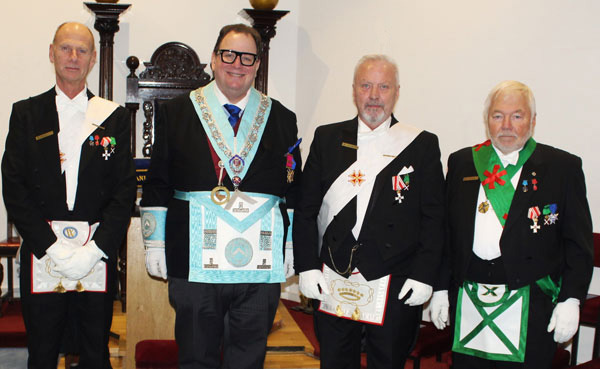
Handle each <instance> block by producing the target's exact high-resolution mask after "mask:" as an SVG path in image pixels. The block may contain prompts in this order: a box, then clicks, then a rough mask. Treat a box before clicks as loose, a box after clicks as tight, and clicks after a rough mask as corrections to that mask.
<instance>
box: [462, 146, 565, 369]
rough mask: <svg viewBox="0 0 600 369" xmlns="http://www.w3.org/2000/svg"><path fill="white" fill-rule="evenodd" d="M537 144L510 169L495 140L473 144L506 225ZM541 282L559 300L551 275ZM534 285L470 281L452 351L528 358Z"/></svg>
mask: <svg viewBox="0 0 600 369" xmlns="http://www.w3.org/2000/svg"><path fill="white" fill-rule="evenodd" d="M535 146H536V142H535V140H533V138H530V139H529V140H528V141H527V143H526V144H525V146H524V147H523V149H522V150H521V151H520V152H519V159H518V161H517V164H516V165H512V164H510V165H508V166H507V167H506V168H504V167H503V165H502V162H501V160H500V158H499V157H498V154H497V153H496V151H495V150H494V148H493V147H492V145H491V141H490V140H488V141H486V142H484V143H482V144H480V145H476V146H475V147H473V162H474V164H475V168H476V170H477V174H478V176H479V179H480V180H481V185H482V186H483V189H484V191H485V194H486V196H487V198H488V200H489V201H490V202H491V203H492V208H493V209H494V212H495V213H496V216H497V218H498V220H499V221H500V224H501V225H502V227H504V225H505V223H506V218H507V216H508V210H509V209H510V204H511V202H512V199H513V196H514V193H515V189H514V187H513V185H512V183H511V181H510V179H511V178H512V177H513V176H514V175H515V173H517V172H518V171H519V170H520V169H521V168H522V167H523V164H525V162H526V161H527V159H529V157H530V156H531V154H532V153H533V151H534V150H535ZM536 283H537V284H538V286H539V287H540V288H541V289H542V290H543V291H544V292H545V293H546V294H548V295H549V296H552V297H553V302H556V298H557V297H558V291H559V287H558V286H556V285H555V283H554V282H553V281H552V280H551V279H550V277H549V276H547V277H545V278H542V279H540V280H539V281H537V282H536ZM529 288H530V287H529V286H524V287H521V288H519V289H517V290H510V289H508V286H507V285H490V284H479V283H476V282H472V281H465V282H464V284H463V286H461V287H460V288H459V291H458V299H457V307H456V320H455V321H456V324H455V326H454V343H453V347H452V350H453V351H454V352H458V353H462V354H466V355H472V356H477V357H481V358H484V359H488V360H501V361H515V362H523V361H524V359H525V344H526V342H527V323H528V320H529V295H530V289H529Z"/></svg>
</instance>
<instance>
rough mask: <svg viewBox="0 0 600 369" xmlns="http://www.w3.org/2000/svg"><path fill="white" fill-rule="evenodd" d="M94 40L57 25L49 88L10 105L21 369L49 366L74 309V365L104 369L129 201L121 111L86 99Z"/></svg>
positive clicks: (7, 197) (5, 174)
mask: <svg viewBox="0 0 600 369" xmlns="http://www.w3.org/2000/svg"><path fill="white" fill-rule="evenodd" d="M95 61H96V51H95V48H94V37H93V35H92V33H91V32H90V30H89V29H88V28H87V27H86V26H84V25H83V24H80V23H65V24H62V25H61V26H60V27H59V28H58V29H57V31H56V34H55V36H54V40H53V41H52V44H50V62H51V63H53V64H54V69H55V71H56V85H55V86H54V87H53V88H51V89H50V90H49V91H47V92H45V93H43V94H41V95H38V96H35V97H31V98H29V99H26V100H23V101H19V102H17V103H15V104H14V105H13V110H12V113H11V117H10V127H9V132H8V137H7V139H6V150H5V153H4V157H3V160H2V185H3V195H4V203H5V205H6V209H7V212H8V217H9V218H10V219H12V220H13V221H14V223H15V225H16V227H17V230H18V231H19V234H20V235H21V237H22V238H23V243H22V247H21V254H20V257H21V273H20V284H21V285H20V287H21V289H20V291H21V299H22V306H23V318H24V320H25V327H26V329H27V344H28V349H29V359H28V367H29V368H36V369H37V368H53V369H55V368H56V363H57V359H58V354H59V346H60V343H61V337H62V336H63V333H64V331H65V327H66V325H67V323H68V321H69V320H70V319H71V316H69V315H68V314H67V311H75V312H76V314H77V315H78V316H79V317H80V318H79V319H78V327H77V331H78V332H79V334H80V335H81V340H80V366H81V367H85V368H110V367H111V366H110V362H109V353H108V334H109V329H110V325H111V321H112V310H113V307H112V305H113V304H112V300H113V296H114V295H115V288H116V272H117V268H116V265H117V263H116V262H117V252H118V250H119V247H120V245H121V243H122V241H123V239H124V237H125V233H126V231H127V227H128V224H129V218H130V215H131V210H132V206H133V201H134V199H135V192H136V189H135V186H136V184H135V174H134V165H133V159H132V156H131V152H130V128H129V127H130V126H129V117H128V113H127V111H126V110H125V109H124V108H122V107H119V106H118V105H117V104H115V103H113V102H111V101H107V100H104V99H101V98H98V97H94V96H93V95H92V93H91V92H89V90H87V89H86V77H87V75H88V73H89V71H90V70H91V69H92V67H93V65H94V63H95Z"/></svg>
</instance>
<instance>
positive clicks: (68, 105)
mask: <svg viewBox="0 0 600 369" xmlns="http://www.w3.org/2000/svg"><path fill="white" fill-rule="evenodd" d="M55 90H56V110H57V111H59V112H64V111H69V110H75V111H79V112H82V113H85V112H86V110H87V104H88V96H87V88H85V87H84V88H83V90H81V92H79V93H78V94H77V96H75V97H74V98H73V99H71V98H69V97H68V96H67V95H66V94H65V93H64V92H63V91H62V90H61V89H60V87H58V85H56V86H55Z"/></svg>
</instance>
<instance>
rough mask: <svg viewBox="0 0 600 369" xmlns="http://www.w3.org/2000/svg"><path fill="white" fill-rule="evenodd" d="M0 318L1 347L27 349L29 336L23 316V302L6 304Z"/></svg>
mask: <svg viewBox="0 0 600 369" xmlns="http://www.w3.org/2000/svg"><path fill="white" fill-rule="evenodd" d="M1 309H2V310H1V311H2V316H1V317H0V347H26V346H27V335H26V334H25V324H24V323H23V317H22V316H21V301H19V300H14V301H11V302H4V303H3V304H2V306H1Z"/></svg>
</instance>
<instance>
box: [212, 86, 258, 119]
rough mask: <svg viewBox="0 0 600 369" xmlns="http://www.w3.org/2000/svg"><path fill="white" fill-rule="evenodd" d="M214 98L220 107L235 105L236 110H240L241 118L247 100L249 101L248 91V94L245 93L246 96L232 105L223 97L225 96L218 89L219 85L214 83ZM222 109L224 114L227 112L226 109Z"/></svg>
mask: <svg viewBox="0 0 600 369" xmlns="http://www.w3.org/2000/svg"><path fill="white" fill-rule="evenodd" d="M215 96H216V97H217V100H219V103H220V104H221V106H223V105H225V104H231V105H235V106H237V107H238V108H240V116H241V114H242V112H243V111H244V109H246V105H248V100H250V89H248V92H246V96H244V98H243V99H241V100H240V101H238V102H236V103H235V104H234V103H232V102H230V101H229V99H228V98H227V97H226V96H225V94H224V93H223V92H222V91H221V90H220V89H219V85H217V84H216V83H215ZM223 109H224V110H225V112H227V109H225V108H223ZM227 114H229V112H227Z"/></svg>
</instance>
